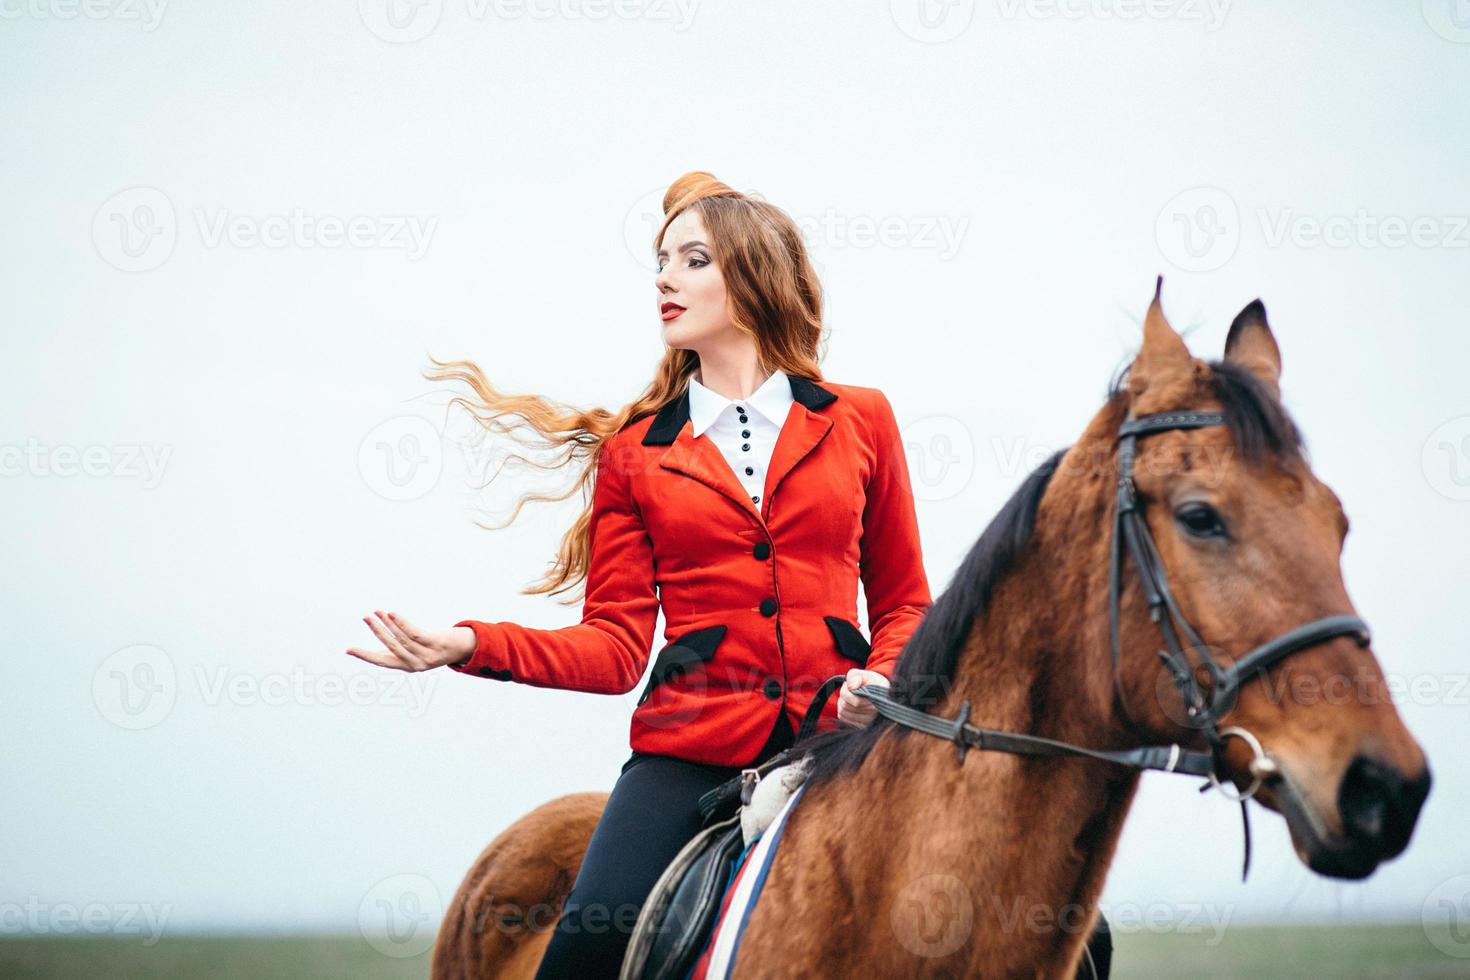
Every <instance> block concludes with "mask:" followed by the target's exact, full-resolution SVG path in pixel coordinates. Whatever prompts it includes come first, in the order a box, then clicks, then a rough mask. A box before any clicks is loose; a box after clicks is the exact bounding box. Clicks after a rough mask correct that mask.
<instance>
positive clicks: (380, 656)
mask: <svg viewBox="0 0 1470 980" xmlns="http://www.w3.org/2000/svg"><path fill="white" fill-rule="evenodd" d="M347 652H348V653H349V654H351V655H352V656H354V657H356V658H357V659H359V660H365V661H367V662H368V663H370V664H374V665H376V666H378V667H391V668H392V669H393V670H408V669H409V666H408V664H405V663H404V662H403V661H402V660H399V659H398V658H397V657H395V656H394V655H393V654H392V653H391V652H390V651H388V650H377V651H368V650H359V649H358V648H357V647H348V648H347Z"/></svg>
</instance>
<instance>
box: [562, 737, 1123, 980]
mask: <svg viewBox="0 0 1470 980" xmlns="http://www.w3.org/2000/svg"><path fill="white" fill-rule="evenodd" d="M794 740H795V733H794V732H793V731H792V729H791V723H790V722H789V721H787V720H786V715H785V713H782V714H781V716H780V717H779V718H777V719H776V725H775V727H774V728H773V729H772V730H771V735H770V737H769V738H768V739H767V740H766V744H765V746H764V747H763V748H762V749H761V751H760V753H759V754H758V755H757V756H756V758H755V760H754V762H752V765H757V764H759V763H761V762H764V761H765V760H767V759H769V758H770V757H771V756H773V755H775V754H776V753H777V752H780V751H781V750H782V749H784V748H786V747H787V746H789V745H791V744H792V743H793V741H794ZM739 774H740V767H738V766H736V767H723V766H708V765H703V764H701V763H698V762H688V761H686V760H684V759H675V758H673V757H672V756H666V755H649V754H646V753H642V752H634V753H633V754H632V756H630V757H629V759H628V761H627V762H625V763H623V768H622V771H621V773H620V774H619V775H618V781H617V783H616V784H615V785H614V786H613V790H612V795H611V796H610V797H609V798H608V801H607V806H606V808H604V809H603V811H602V817H601V818H600V819H599V820H598V822H597V827H596V829H594V830H593V832H592V840H591V842H589V843H588V845H587V854H586V856H585V857H583V858H582V867H581V869H580V870H579V871H578V872H577V879H576V881H574V882H573V883H572V890H571V893H570V894H569V895H568V896H567V901H566V905H565V906H564V907H563V909H562V913H561V917H560V918H559V919H557V923H556V931H555V932H554V933H553V934H552V936H551V942H550V943H549V944H548V945H547V948H546V954H545V955H544V956H543V957H542V959H541V966H540V968H539V969H538V970H537V971H536V980H563V978H576V980H603V978H610V980H616V978H617V975H618V971H619V970H620V969H621V968H622V965H623V953H624V952H625V951H626V950H627V948H628V940H629V939H630V938H632V934H633V926H634V924H635V923H636V922H637V921H638V912H639V911H640V910H641V909H642V908H643V902H644V899H646V898H647V897H648V893H649V892H650V891H652V890H653V883H654V882H655V881H657V880H658V876H659V875H661V874H663V871H664V868H666V867H668V865H669V862H670V861H672V860H673V859H674V858H675V857H677V856H678V854H679V852H680V851H681V850H683V848H684V845H685V844H687V843H689V841H690V840H691V839H692V838H693V837H694V835H695V834H697V833H699V831H700V830H701V829H702V828H703V818H702V817H701V816H700V813H699V797H700V796H702V795H703V794H704V793H706V792H708V791H709V790H712V789H714V788H715V787H716V786H719V785H721V784H722V783H725V782H727V781H728V780H730V779H733V778H735V777H736V776H738V775H739ZM1087 946H1088V952H1089V954H1090V955H1091V957H1092V960H1093V961H1094V963H1095V964H1096V966H1097V972H1096V974H1095V975H1094V974H1092V973H1091V971H1089V970H1088V968H1087V963H1086V962H1085V961H1084V963H1083V965H1082V967H1081V969H1079V971H1078V977H1079V978H1086V980H1092V978H1093V977H1094V976H1095V977H1096V980H1107V977H1108V974H1109V972H1110V967H1111V961H1112V958H1113V957H1112V952H1113V944H1112V936H1111V934H1110V931H1109V929H1108V924H1107V921H1106V920H1105V919H1103V918H1102V916H1101V915H1099V916H1098V925H1097V929H1096V931H1094V932H1093V934H1092V936H1091V937H1090V938H1089V939H1088V941H1087Z"/></svg>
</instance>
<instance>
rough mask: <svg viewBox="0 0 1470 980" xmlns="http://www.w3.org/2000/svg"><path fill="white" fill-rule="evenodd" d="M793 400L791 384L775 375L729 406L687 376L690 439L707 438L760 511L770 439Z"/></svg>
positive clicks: (772, 440)
mask: <svg viewBox="0 0 1470 980" xmlns="http://www.w3.org/2000/svg"><path fill="white" fill-rule="evenodd" d="M794 401H795V399H793V398H792V397H791V379H790V378H788V377H787V376H786V374H785V373H784V372H782V371H775V372H773V373H772V374H771V376H770V377H769V378H767V379H766V380H765V382H764V383H763V384H762V385H761V386H760V387H759V388H757V389H756V390H755V391H754V392H752V393H751V395H750V397H749V398H744V399H736V400H735V401H731V400H730V399H728V398H726V397H725V396H724V395H722V394H720V393H719V392H717V391H712V390H710V389H709V388H706V387H705V386H704V385H702V384H700V383H699V381H698V380H696V379H695V378H694V376H693V375H690V377H689V420H690V422H691V423H693V425H694V430H693V431H694V437H695V438H696V439H697V438H699V437H700V436H701V435H704V434H706V433H707V434H708V435H709V437H710V439H711V440H713V441H714V443H715V445H716V446H718V447H719V449H720V452H721V454H723V455H724V457H725V460H726V462H728V463H729V464H730V469H731V470H733V471H734V473H735V476H736V477H738V478H739V480H740V483H741V485H742V486H744V487H745V492H746V493H747V494H748V495H749V496H750V500H751V503H753V504H755V505H756V506H757V507H759V506H760V502H761V494H762V493H763V492H764V490H765V485H766V470H768V469H769V468H770V465H771V453H772V452H774V451H775V449H776V437H777V436H779V435H780V434H781V427H782V426H783V425H785V424H786V416H787V415H789V414H790V412H791V406H792V404H793V403H794Z"/></svg>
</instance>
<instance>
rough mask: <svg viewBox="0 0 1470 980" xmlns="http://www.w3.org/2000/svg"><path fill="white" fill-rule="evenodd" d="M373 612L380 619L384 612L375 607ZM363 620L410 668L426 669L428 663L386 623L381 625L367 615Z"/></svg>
mask: <svg viewBox="0 0 1470 980" xmlns="http://www.w3.org/2000/svg"><path fill="white" fill-rule="evenodd" d="M373 612H374V613H375V614H376V615H377V616H378V618H379V619H382V618H383V613H382V611H381V610H376V609H375V610H373ZM363 622H365V623H367V624H368V629H370V630H372V631H373V633H374V634H375V635H376V636H377V638H378V639H380V640H382V641H383V645H384V646H386V647H387V648H388V649H389V650H391V651H392V652H393V653H394V654H396V655H397V657H398V659H400V660H402V661H403V662H404V663H406V664H408V665H409V669H410V670H424V669H425V668H426V667H427V664H425V663H424V662H423V660H422V659H420V658H419V657H418V655H416V654H414V653H410V652H409V651H408V649H407V648H406V647H405V646H404V645H403V643H402V642H401V641H400V640H399V639H398V637H397V636H396V635H395V634H394V633H393V631H392V630H391V629H389V628H388V627H387V626H386V625H382V626H380V625H379V624H377V623H375V622H373V621H372V620H371V619H370V618H368V617H366V616H364V617H363Z"/></svg>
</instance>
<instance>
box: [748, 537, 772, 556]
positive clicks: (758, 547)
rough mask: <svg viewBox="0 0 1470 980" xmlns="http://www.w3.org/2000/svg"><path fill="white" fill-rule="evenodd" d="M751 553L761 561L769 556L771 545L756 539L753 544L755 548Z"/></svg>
mask: <svg viewBox="0 0 1470 980" xmlns="http://www.w3.org/2000/svg"><path fill="white" fill-rule="evenodd" d="M751 553H752V554H754V555H755V556H756V558H758V559H760V560H761V561H765V560H766V559H767V558H769V557H771V546H770V545H768V544H766V543H765V542H764V541H757V542H756V544H755V549H754V551H752V552H751Z"/></svg>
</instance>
